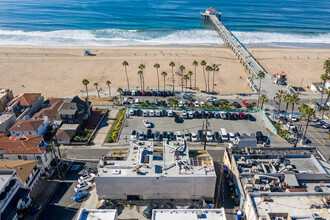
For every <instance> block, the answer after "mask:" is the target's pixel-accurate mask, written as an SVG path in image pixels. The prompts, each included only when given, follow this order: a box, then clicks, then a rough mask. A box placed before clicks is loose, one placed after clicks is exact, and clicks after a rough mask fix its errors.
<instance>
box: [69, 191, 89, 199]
mask: <svg viewBox="0 0 330 220" xmlns="http://www.w3.org/2000/svg"><path fill="white" fill-rule="evenodd" d="M88 194H89V193H88V191H80V192H78V193H77V194H75V195H74V196H72V199H73V200H74V201H76V202H80V201H82V200H83V199H84V198H85V197H87V196H88Z"/></svg>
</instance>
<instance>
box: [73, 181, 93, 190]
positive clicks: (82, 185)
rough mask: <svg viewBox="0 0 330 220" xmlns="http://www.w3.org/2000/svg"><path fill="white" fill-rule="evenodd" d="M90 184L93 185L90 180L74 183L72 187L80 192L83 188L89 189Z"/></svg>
mask: <svg viewBox="0 0 330 220" xmlns="http://www.w3.org/2000/svg"><path fill="white" fill-rule="evenodd" d="M92 186H93V184H92V183H90V182H83V183H80V184H78V185H76V186H75V187H74V191H75V192H80V191H84V190H89V189H90V188H92Z"/></svg>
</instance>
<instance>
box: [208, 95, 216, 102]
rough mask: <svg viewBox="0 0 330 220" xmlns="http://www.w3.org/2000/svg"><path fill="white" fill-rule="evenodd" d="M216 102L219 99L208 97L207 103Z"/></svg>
mask: <svg viewBox="0 0 330 220" xmlns="http://www.w3.org/2000/svg"><path fill="white" fill-rule="evenodd" d="M215 100H217V98H216V97H214V96H208V97H206V101H208V102H214V101H215Z"/></svg>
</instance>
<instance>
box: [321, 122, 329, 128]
mask: <svg viewBox="0 0 330 220" xmlns="http://www.w3.org/2000/svg"><path fill="white" fill-rule="evenodd" d="M322 128H325V129H328V128H330V125H329V124H328V123H324V124H323V125H322Z"/></svg>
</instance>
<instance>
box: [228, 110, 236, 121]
mask: <svg viewBox="0 0 330 220" xmlns="http://www.w3.org/2000/svg"><path fill="white" fill-rule="evenodd" d="M227 116H228V119H229V120H234V119H235V118H234V116H233V114H231V113H229V112H228V113H227Z"/></svg>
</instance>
